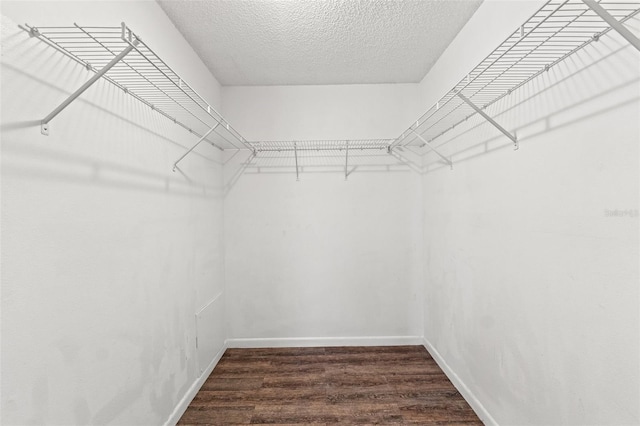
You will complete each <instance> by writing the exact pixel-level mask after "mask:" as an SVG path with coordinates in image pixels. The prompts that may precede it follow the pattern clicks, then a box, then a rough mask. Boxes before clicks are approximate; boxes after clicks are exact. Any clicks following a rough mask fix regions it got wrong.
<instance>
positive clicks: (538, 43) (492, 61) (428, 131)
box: [389, 0, 640, 158]
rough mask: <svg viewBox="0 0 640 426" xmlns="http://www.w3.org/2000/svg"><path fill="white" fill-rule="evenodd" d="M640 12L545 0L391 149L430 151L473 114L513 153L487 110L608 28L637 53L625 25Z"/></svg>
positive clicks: (606, 0)
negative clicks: (500, 136)
mask: <svg viewBox="0 0 640 426" xmlns="http://www.w3.org/2000/svg"><path fill="white" fill-rule="evenodd" d="M638 13H640V1H637V0H602V1H600V2H599V3H598V2H596V1H595V0H550V1H548V2H547V3H546V4H545V5H544V6H542V7H541V8H540V9H539V10H538V11H537V12H536V13H535V14H534V15H533V16H531V17H530V18H529V19H528V20H527V21H526V22H525V23H524V24H523V25H521V26H520V27H518V29H516V30H515V31H514V32H513V33H512V34H511V35H510V36H509V37H508V38H507V39H506V40H505V41H504V42H503V43H502V44H500V45H499V46H498V47H497V48H496V49H494V50H493V52H491V53H490V54H489V55H488V56H487V57H485V59H484V60H482V61H481V62H480V64H478V65H477V66H476V67H475V68H473V69H472V70H471V71H470V72H469V73H468V74H467V75H466V76H465V77H464V78H463V79H462V80H460V81H459V82H458V83H457V84H456V85H455V86H454V87H453V88H452V89H451V90H449V91H448V92H447V93H446V94H445V95H444V96H443V97H442V98H440V99H439V100H438V101H437V102H436V103H435V105H433V106H432V107H431V108H430V109H429V110H427V111H426V112H425V113H424V114H423V115H422V116H421V117H420V118H418V119H417V120H415V121H414V123H413V124H412V125H411V126H409V127H408V128H407V129H406V130H405V131H404V132H402V134H400V136H398V137H397V138H396V139H395V140H394V141H392V143H391V144H390V146H389V151H390V152H391V151H392V150H393V149H395V148H397V147H403V146H427V147H429V148H430V149H431V150H432V151H433V150H434V149H433V148H434V146H433V143H434V141H436V140H437V139H438V138H440V137H441V136H442V135H444V134H446V133H447V132H449V131H450V130H452V129H454V128H455V127H456V126H458V125H460V124H462V123H463V122H464V121H466V120H467V119H469V118H470V117H471V116H473V115H474V114H480V115H481V116H482V117H483V118H485V119H486V120H487V121H489V122H490V123H491V124H492V125H493V126H495V127H496V128H498V129H499V130H500V131H501V132H502V133H503V134H504V135H505V136H507V137H508V138H509V139H511V141H512V142H513V143H514V147H515V149H517V148H518V139H517V138H516V136H515V135H514V134H512V133H511V132H509V131H507V130H506V129H504V128H503V127H502V126H500V125H499V124H498V123H497V122H496V121H495V120H493V119H492V118H491V117H489V115H487V114H486V112H485V110H486V108H487V107H489V106H490V105H493V104H494V103H496V102H498V101H499V100H500V99H502V98H504V97H505V96H508V95H509V94H511V93H512V92H513V91H514V90H516V89H518V88H520V87H522V86H523V85H525V84H527V83H528V82H529V81H531V80H533V79H534V78H536V77H538V76H539V75H541V74H542V73H544V72H546V71H549V69H550V68H551V67H553V66H554V65H556V64H558V63H559V62H561V61H563V60H565V59H566V58H567V57H569V56H570V55H572V54H574V53H576V52H577V51H579V50H581V49H582V48H584V47H585V46H587V45H589V44H590V43H593V42H597V41H598V40H599V38H600V37H602V36H603V35H605V34H607V33H608V32H609V31H611V30H612V29H614V30H615V31H617V32H618V33H620V34H621V35H622V36H623V37H624V38H625V39H626V40H627V41H629V43H631V44H632V45H633V46H634V47H635V48H636V49H638V50H640V40H638V37H636V36H635V35H634V34H633V33H632V32H631V31H630V30H629V29H628V28H627V27H626V26H625V25H624V24H625V22H627V21H628V20H629V19H631V18H632V17H634V16H636V15H637V14H638ZM441 145H442V144H441ZM441 145H438V146H441ZM436 153H437V154H438V155H439V156H440V157H441V158H442V155H441V154H439V153H438V152H437V151H436Z"/></svg>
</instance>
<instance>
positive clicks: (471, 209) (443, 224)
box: [423, 1, 640, 425]
mask: <svg viewBox="0 0 640 426" xmlns="http://www.w3.org/2000/svg"><path fill="white" fill-rule="evenodd" d="M514 3H517V7H516V5H514ZM539 5H540V2H513V3H512V2H491V1H487V2H485V3H484V4H483V5H482V6H481V7H480V9H479V10H478V11H477V13H476V15H474V17H473V18H472V20H471V21H470V22H469V24H468V25H467V27H465V29H464V30H463V31H462V32H461V33H460V34H459V36H458V38H457V39H456V41H454V43H452V44H451V46H450V48H449V49H448V50H447V51H446V53H445V54H444V55H443V56H442V57H441V59H440V61H439V63H438V65H437V66H436V67H434V69H433V70H432V71H431V72H430V73H429V75H428V76H427V77H426V79H425V80H424V82H423V89H424V90H423V93H424V94H425V97H426V98H428V100H429V103H434V102H435V100H436V99H437V97H438V96H440V95H442V94H443V93H436V92H437V88H450V87H452V86H453V84H454V83H456V82H457V81H458V80H459V79H462V78H463V77H464V75H465V73H466V72H467V71H468V70H469V69H471V68H472V67H473V66H474V65H475V64H477V63H478V62H479V60H480V59H482V57H483V56H484V55H486V54H487V53H489V51H490V49H491V48H492V46H496V45H497V43H499V42H500V41H501V40H502V39H504V38H505V37H506V36H507V35H508V33H510V32H511V31H513V30H515V28H516V27H517V23H518V22H523V21H524V20H525V19H526V18H527V17H528V15H530V14H531V13H532V12H533V11H535V9H537V7H538V6H539ZM527 8H528V9H529V10H527ZM629 27H630V28H632V29H634V31H635V32H636V34H638V33H640V21H639V20H638V19H635V20H634V21H633V22H631V23H630V25H629ZM492 37H493V38H496V39H497V40H495V41H493V42H491V44H486V43H485V42H486V41H487V40H488V39H490V38H492ZM487 49H489V50H487ZM639 70H640V52H638V51H636V50H635V49H633V47H631V46H630V45H629V44H627V43H626V42H624V41H623V40H622V39H621V38H620V37H619V36H618V35H617V34H614V33H611V35H608V36H606V37H602V38H601V40H600V41H599V42H598V43H594V44H592V45H591V46H589V47H587V48H585V49H584V50H583V51H582V52H580V53H578V54H576V55H574V56H572V57H570V58H569V59H568V60H566V61H564V62H562V63H561V64H559V65H558V66H556V67H554V68H552V69H551V70H549V72H548V73H545V74H544V75H543V76H541V77H540V78H538V79H536V80H534V81H532V82H531V83H530V84H528V85H526V86H525V87H522V88H521V89H520V90H518V91H517V92H514V93H512V94H511V96H509V97H508V98H505V100H504V102H500V104H499V105H496V106H495V107H492V108H490V109H489V110H488V113H489V114H490V115H492V116H494V117H495V118H496V120H497V121H499V122H500V123H501V124H502V125H503V126H505V127H506V128H507V129H509V130H515V131H517V134H518V136H519V139H520V142H521V145H520V149H519V150H518V151H516V152H514V151H513V149H512V146H511V143H510V141H509V140H508V139H506V138H505V137H504V136H502V135H501V134H500V133H498V132H497V131H496V130H495V129H493V128H492V127H491V126H490V125H488V124H486V123H483V122H482V120H481V119H480V120H469V121H473V122H472V123H468V125H467V126H460V127H459V128H456V129H457V132H458V137H456V138H455V139H452V140H450V141H447V139H448V138H446V139H444V138H443V139H441V140H439V141H438V140H437V141H436V144H440V143H445V142H446V143H445V145H443V146H442V147H441V149H442V151H443V152H444V153H445V154H446V155H453V161H454V170H453V171H450V170H449V169H448V168H447V167H441V166H440V165H439V164H438V163H437V159H436V158H434V157H432V156H430V155H427V156H426V157H425V167H426V169H427V171H426V173H425V176H424V178H423V196H424V202H425V214H424V217H423V220H424V244H425V256H424V265H425V284H424V295H425V299H424V301H425V304H424V312H425V321H424V329H425V338H426V344H427V346H428V347H429V349H430V350H431V351H432V353H433V354H434V355H435V356H436V357H437V358H438V359H439V361H440V363H441V364H442V365H443V366H444V367H445V369H446V370H447V372H448V374H449V375H450V377H452V378H453V379H454V380H456V381H457V383H458V385H459V386H460V388H461V389H462V390H463V391H464V392H465V393H466V396H467V397H468V398H469V399H470V400H471V401H472V402H473V403H474V404H475V406H476V408H479V412H480V414H481V416H483V417H484V420H485V421H486V422H487V423H492V422H497V423H499V424H504V425H507V424H521V425H525V424H531V425H540V424H563V425H568V424H575V425H578V424H579V425H584V424H611V425H619V424H638V423H640V414H639V408H638V404H639V402H638V401H640V395H639V374H638V372H639V360H640V353H639V315H638V310H639V302H640V301H639V290H638V282H639V281H640V280H639V267H638V254H639V253H638V247H639V240H638V229H639V228H638V209H639V207H640V206H639V189H640V188H639V177H640V176H639V157H638V155H639V150H638V142H639V141H640V129H639V125H638V123H639V122H640V121H639V118H640V74H639ZM445 90H446V89H445Z"/></svg>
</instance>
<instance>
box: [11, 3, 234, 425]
mask: <svg viewBox="0 0 640 426" xmlns="http://www.w3.org/2000/svg"><path fill="white" fill-rule="evenodd" d="M123 20H124V21H125V22H126V23H127V24H128V25H129V26H130V27H131V28H133V29H134V30H135V31H136V32H137V33H138V34H139V35H140V36H141V37H143V38H144V40H145V41H146V42H147V43H148V44H149V45H150V46H151V47H152V48H154V50H156V51H157V52H158V54H159V55H160V56H161V57H162V58H163V59H164V60H165V61H166V62H167V63H168V64H170V65H172V66H173V67H174V68H175V69H176V71H177V72H178V73H180V74H181V75H182V76H183V77H184V79H185V81H188V82H189V83H190V84H191V85H193V86H194V87H195V88H196V90H198V91H199V92H200V93H202V94H203V95H204V96H205V97H206V98H207V99H208V100H209V101H210V102H212V104H213V105H217V106H219V101H220V99H219V90H220V89H219V85H218V83H217V82H216V80H215V79H214V78H213V77H212V76H211V74H210V73H209V72H208V71H207V69H206V68H205V67H204V65H203V64H202V63H201V62H200V61H199V59H198V57H197V56H196V55H195V53H194V52H193V51H192V50H191V48H190V47H189V45H188V44H187V43H186V42H185V41H184V40H183V39H182V37H181V36H180V34H179V33H178V31H177V30H176V29H175V28H174V27H173V25H172V24H171V22H170V21H169V19H168V18H167V17H166V15H165V14H164V12H163V11H162V10H161V9H160V7H159V6H158V5H157V4H156V3H155V2H151V1H131V2H112V1H108V2H100V1H90V2H6V1H3V2H2V68H1V69H2V124H1V131H2V150H1V153H2V183H1V184H2V228H1V232H2V236H1V243H2V255H1V261H2V408H1V410H0V411H1V412H2V419H1V423H2V424H34V425H42V424H162V423H165V422H167V421H172V420H175V419H176V417H177V416H178V415H179V414H180V413H179V410H180V407H182V405H180V404H181V401H182V402H183V403H184V402H185V401H187V400H188V396H189V391H190V389H192V388H194V387H197V383H198V382H197V380H198V378H199V376H200V375H201V372H205V373H206V370H207V367H208V366H209V364H210V362H211V361H212V360H213V359H214V357H215V356H216V354H217V353H218V351H220V350H221V349H222V348H223V347H224V338H225V336H224V327H223V314H224V301H223V299H224V296H223V290H224V284H223V279H224V270H223V267H224V265H223V252H222V247H223V246H222V243H223V241H222V218H223V215H222V197H221V185H222V167H221V164H220V153H219V152H218V151H217V150H215V149H214V148H212V147H211V146H201V147H199V148H198V151H197V152H195V153H194V154H193V155H191V156H190V157H189V158H187V159H186V160H185V161H184V164H183V167H182V169H183V171H184V173H185V175H180V174H176V173H172V171H171V165H172V163H173V161H174V160H175V159H176V158H178V157H179V156H180V155H181V154H182V153H183V152H184V150H185V148H186V147H187V146H190V145H192V144H193V143H194V142H195V138H194V136H193V135H190V134H189V133H188V132H187V131H185V130H184V129H182V128H181V127H179V126H176V125H175V124H174V123H172V122H170V121H169V120H167V119H166V118H164V117H162V116H160V115H159V114H157V113H156V112H154V111H151V110H150V109H149V108H147V107H146V106H144V105H142V104H141V103H140V102H138V101H136V100H135V99H133V98H131V97H130V96H128V95H125V94H124V93H123V92H122V91H121V90H118V89H117V88H115V87H114V86H113V85H111V84H109V83H107V82H106V81H99V82H97V83H96V84H95V86H94V87H92V88H90V89H89V90H88V91H87V92H85V94H83V95H82V96H81V97H80V98H79V99H78V100H76V101H75V102H74V103H73V104H72V105H70V106H69V107H68V108H67V109H66V110H64V111H63V112H62V113H61V114H60V115H59V116H58V117H56V118H55V119H54V120H53V121H52V122H51V127H50V136H43V135H41V134H40V126H39V120H40V119H42V117H44V116H45V115H46V114H48V113H49V112H50V111H51V110H53V108H54V107H55V106H57V105H58V104H59V103H60V102H62V100H64V99H65V98H66V97H67V96H68V95H69V94H70V93H71V92H73V91H74V90H75V89H76V88H78V87H79V86H80V85H81V84H82V83H83V82H84V81H86V80H87V79H88V78H89V77H90V76H91V73H90V72H88V71H87V70H85V69H84V68H82V67H81V66H80V65H78V64H77V63H75V62H73V61H71V60H70V59H68V58H67V57H65V56H64V55H63V54H61V53H59V52H57V51H55V50H54V49H53V48H51V47H47V46H46V44H45V43H43V42H40V41H38V40H37V39H33V38H30V37H29V36H28V34H27V33H25V32H24V31H22V30H20V29H19V28H18V24H22V23H24V22H27V23H29V24H31V25H36V26H56V25H61V26H70V25H73V23H74V22H77V23H78V24H81V25H82V24H84V25H105V26H119V25H120V22H121V21H123ZM203 145H204V144H203ZM210 302H211V303H210ZM205 307H207V308H206V309H203V308H205ZM200 310H202V312H201V314H200V320H197V319H196V312H199V311H200ZM196 324H197V325H196ZM196 337H198V339H199V346H200V348H199V349H196ZM176 407H178V408H177V409H176ZM174 409H176V410H177V411H176V412H175V413H174V415H173V417H171V416H172V411H174Z"/></svg>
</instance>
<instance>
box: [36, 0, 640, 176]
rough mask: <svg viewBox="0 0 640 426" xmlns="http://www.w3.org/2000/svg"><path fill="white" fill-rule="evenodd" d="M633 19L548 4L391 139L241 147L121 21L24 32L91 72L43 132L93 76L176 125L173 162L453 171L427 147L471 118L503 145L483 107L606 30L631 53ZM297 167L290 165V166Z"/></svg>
mask: <svg viewBox="0 0 640 426" xmlns="http://www.w3.org/2000/svg"><path fill="white" fill-rule="evenodd" d="M638 13H640V1H638V0H601V1H600V2H596V1H595V0H549V1H548V2H547V3H546V4H545V5H544V6H543V7H542V8H540V9H539V10H538V11H537V12H536V13H535V14H534V15H533V16H532V17H531V18H529V19H528V20H527V21H526V22H525V23H524V24H522V25H521V26H520V27H519V28H518V29H517V30H516V31H514V32H513V33H512V34H511V35H510V36H509V37H508V38H507V39H506V40H505V41H504V42H503V43H502V44H500V45H499V46H498V47H497V48H496V49H494V50H493V51H492V52H491V53H490V54H489V55H488V56H487V57H486V58H485V59H484V60H482V61H481V62H480V64H478V65H477V66H476V67H475V68H473V69H472V70H471V71H470V72H469V73H468V74H467V75H466V77H465V78H463V79H462V80H461V81H459V82H458V83H457V84H456V85H455V86H454V87H453V88H452V89H451V90H449V91H448V92H447V93H446V94H445V95H444V96H443V97H442V98H440V100H439V101H438V102H437V103H436V104H435V105H433V106H432V107H431V108H430V109H428V110H427V111H426V112H425V113H424V114H423V115H422V116H421V117H420V118H418V119H417V120H416V121H415V122H414V123H413V124H412V125H411V126H410V127H409V128H407V129H406V130H405V131H404V132H402V134H401V135H399V136H398V137H397V138H396V139H393V140H392V139H369V140H332V141H327V140H317V141H310V140H307V141H271V142H267V141H247V140H246V139H245V138H244V137H243V136H242V135H241V134H240V133H239V132H238V131H236V130H235V129H234V128H233V127H232V126H231V125H230V124H229V123H228V122H227V121H226V120H225V119H224V118H223V117H222V115H221V114H220V113H218V112H217V111H216V110H215V109H214V108H213V107H212V106H211V105H210V104H209V103H208V102H207V101H206V100H205V99H204V98H203V97H202V96H200V95H199V94H198V93H197V92H196V91H195V90H194V89H193V88H192V87H191V86H190V85H189V84H187V83H186V82H185V81H184V80H183V79H182V78H181V77H180V76H179V75H178V74H177V73H176V72H175V71H174V70H173V69H172V68H171V67H170V66H169V65H167V64H166V63H165V62H164V61H163V60H162V59H160V57H159V56H158V55H157V54H156V53H155V52H154V51H153V50H152V49H151V48H150V47H149V46H148V45H147V44H145V43H144V42H143V41H142V39H141V38H140V37H139V36H138V35H136V34H135V33H134V32H133V31H132V30H131V29H130V28H129V27H127V26H126V25H125V24H124V23H122V24H121V26H119V27H87V26H79V25H77V24H74V26H71V27H32V26H29V25H27V26H26V27H27V30H28V31H29V32H30V34H31V35H32V36H34V37H38V38H39V39H40V40H42V41H44V42H46V43H47V44H49V45H50V46H52V47H54V48H56V49H57V50H59V51H60V52H62V53H64V54H65V55H67V56H68V57H70V58H72V59H73V60H75V61H77V62H78V63H80V64H82V65H83V66H85V67H86V68H87V69H89V70H92V71H94V72H95V74H94V75H93V77H92V78H91V79H90V80H89V81H87V83H85V84H84V85H83V86H82V87H80V88H79V89H78V90H77V91H76V92H75V93H73V94H72V95H71V96H70V97H69V98H68V99H67V100H65V101H64V102H63V103H62V104H61V105H60V106H58V107H57V108H56V109H54V110H53V111H52V112H51V113H50V114H49V115H48V116H47V117H45V118H44V119H43V120H42V122H41V131H42V133H43V134H48V132H49V122H50V121H51V120H52V119H53V118H54V117H55V116H57V114H58V113H60V112H61V111H62V110H63V109H64V108H66V106H68V105H69V104H70V103H71V102H73V100H74V99H76V98H77V97H78V96H80V94H82V93H83V92H84V91H85V90H86V89H87V88H88V87H90V86H91V85H92V84H93V83H94V82H95V81H97V80H98V79H99V78H105V79H106V80H107V81H109V82H111V83H112V84H114V85H116V86H117V87H119V88H120V89H122V90H123V91H124V92H125V93H128V94H130V95H131V96H133V97H134V98H136V99H137V100H139V101H140V102H143V103H144V104H146V105H148V106H149V107H150V108H152V109H154V110H155V111H157V112H158V113H160V114H162V115H163V116H165V117H166V118H168V119H169V120H172V121H174V122H175V123H176V124H178V125H180V126H182V127H184V128H185V129H187V130H188V131H189V132H191V133H193V134H194V135H195V136H197V137H199V140H198V142H197V143H196V144H195V145H193V146H192V147H191V148H190V149H189V150H187V151H186V152H185V154H184V155H183V156H182V157H180V158H179V159H178V160H177V161H176V162H175V163H174V170H175V168H176V167H177V164H178V162H180V161H181V160H182V159H183V158H184V157H185V156H187V155H188V154H189V153H190V152H191V151H193V149H194V148H195V147H196V146H198V144H200V143H201V142H203V141H206V142H209V143H211V144H212V145H214V146H216V147H217V148H219V149H221V150H224V149H248V150H251V151H252V153H253V155H257V154H258V153H260V152H270V151H294V153H296V156H295V158H296V163H297V152H298V151H304V150H309V151H310V150H316V151H327V150H330V151H336V150H337V151H345V155H346V157H347V158H346V159H345V164H346V162H347V161H348V152H349V150H358V149H359V150H386V151H387V152H389V153H391V152H392V151H393V150H394V149H402V147H415V146H419V147H427V148H429V150H430V151H434V152H435V153H436V154H437V155H438V156H440V158H441V159H442V160H443V161H444V162H446V163H447V164H449V165H450V166H453V163H452V161H451V159H450V158H447V157H445V156H444V155H442V154H441V153H440V152H439V151H438V150H437V149H436V148H437V147H436V146H433V145H432V142H434V141H435V140H436V139H438V138H439V137H441V136H442V135H444V134H445V133H447V132H448V131H450V130H452V129H453V128H455V127H456V126H458V125H459V124H461V123H463V122H464V121H465V120H467V119H469V118H470V117H471V116H473V115H474V114H479V115H481V116H482V117H484V118H485V119H486V120H487V121H489V122H490V123H491V124H492V125H494V126H495V127H496V128H498V129H499V130H500V131H501V132H502V133H503V134H504V135H505V136H506V137H508V138H509V139H511V141H512V142H513V144H514V147H515V149H517V148H518V139H517V137H516V135H515V134H514V133H512V132H510V131H509V130H507V129H505V128H503V127H502V126H501V125H500V124H499V123H497V122H496V121H495V120H494V119H493V118H491V117H490V116H489V115H488V114H487V113H486V112H485V110H486V108H487V107H489V106H490V105H493V104H494V103H496V102H498V101H499V100H500V99H502V98H504V97H505V96H508V95H509V94H510V93H512V92H513V91H514V90H516V89H518V88H519V87H521V86H523V85H525V84H526V83H528V82H529V81H531V80H533V79H535V78H536V77H538V76H539V75H540V74H542V73H544V72H545V71H548V70H549V69H550V68H551V67H553V66H554V65H556V64H557V63H559V62H560V61H563V60H564V59H566V58H567V57H569V56H570V55H572V54H573V53H575V52H577V51H579V50H580V49H582V48H584V47H585V46H587V45H588V44H590V43H593V42H596V41H598V39H599V38H600V37H602V36H603V35H605V34H606V33H608V32H609V31H611V30H612V29H613V30H615V31H617V32H618V33H620V34H621V35H622V36H623V37H624V38H625V39H626V40H627V41H629V43H631V44H632V45H633V46H634V47H635V48H636V49H638V50H640V39H638V37H637V36H636V35H634V34H633V33H632V32H631V31H630V30H629V29H628V28H627V27H626V26H625V22H627V21H628V20H629V19H631V18H632V17H634V16H636V15H637V14H638ZM296 169H297V167H296Z"/></svg>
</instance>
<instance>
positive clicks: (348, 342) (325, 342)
mask: <svg viewBox="0 0 640 426" xmlns="http://www.w3.org/2000/svg"><path fill="white" fill-rule="evenodd" d="M226 343H227V347H229V348H293V347H312V346H400V345H421V344H422V337H420V336H374V337H371V336H367V337H360V336H357V337H282V338H281V337H274V338H265V339H262V338H259V339H227V342H226Z"/></svg>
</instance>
